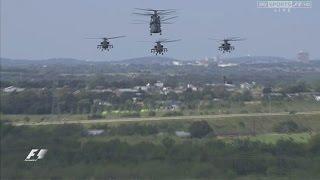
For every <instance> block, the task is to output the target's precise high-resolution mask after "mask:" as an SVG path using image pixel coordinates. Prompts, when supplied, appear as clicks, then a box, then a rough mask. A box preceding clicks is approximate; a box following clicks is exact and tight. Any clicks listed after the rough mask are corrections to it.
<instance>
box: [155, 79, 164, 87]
mask: <svg viewBox="0 0 320 180" xmlns="http://www.w3.org/2000/svg"><path fill="white" fill-rule="evenodd" d="M154 86H156V87H159V88H162V87H163V82H161V81H157V82H156V83H154Z"/></svg>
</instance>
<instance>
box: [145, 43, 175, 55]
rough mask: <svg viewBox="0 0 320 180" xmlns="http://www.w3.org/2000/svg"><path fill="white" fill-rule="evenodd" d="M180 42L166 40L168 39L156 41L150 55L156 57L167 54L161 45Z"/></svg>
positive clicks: (166, 50)
mask: <svg viewBox="0 0 320 180" xmlns="http://www.w3.org/2000/svg"><path fill="white" fill-rule="evenodd" d="M177 41H180V39H176V40H168V39H162V40H158V41H156V42H155V43H156V45H155V46H154V47H153V48H152V49H151V53H153V54H155V55H158V54H162V55H163V54H164V53H166V52H168V49H167V48H165V47H164V46H163V45H162V44H163V43H170V42H177Z"/></svg>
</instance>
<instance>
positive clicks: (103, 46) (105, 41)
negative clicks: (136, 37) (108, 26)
mask: <svg viewBox="0 0 320 180" xmlns="http://www.w3.org/2000/svg"><path fill="white" fill-rule="evenodd" d="M123 37H125V36H115V37H101V38H87V39H102V41H101V42H100V44H98V45H97V49H100V50H101V51H109V50H110V49H112V48H113V45H112V44H110V41H109V40H110V39H116V38H123Z"/></svg>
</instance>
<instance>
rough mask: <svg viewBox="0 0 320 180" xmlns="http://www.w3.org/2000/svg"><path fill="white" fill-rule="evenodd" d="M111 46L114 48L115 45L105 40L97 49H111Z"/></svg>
mask: <svg viewBox="0 0 320 180" xmlns="http://www.w3.org/2000/svg"><path fill="white" fill-rule="evenodd" d="M111 48H113V45H112V44H110V42H109V41H108V40H103V41H102V42H100V44H99V45H97V49H100V50H101V51H104V50H107V51H109V50H110V49H111Z"/></svg>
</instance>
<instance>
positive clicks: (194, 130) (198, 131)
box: [189, 121, 214, 138]
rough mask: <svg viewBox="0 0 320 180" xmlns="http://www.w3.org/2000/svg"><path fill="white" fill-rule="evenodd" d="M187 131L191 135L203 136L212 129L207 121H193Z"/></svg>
mask: <svg viewBox="0 0 320 180" xmlns="http://www.w3.org/2000/svg"><path fill="white" fill-rule="evenodd" d="M189 132H190V133H191V136H192V137H195V138H203V137H205V136H207V135H208V134H209V133H212V132H213V129H212V128H211V127H210V125H209V124H208V122H207V121H196V122H193V123H192V124H191V126H190V127H189ZM212 134H214V133H212Z"/></svg>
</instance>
